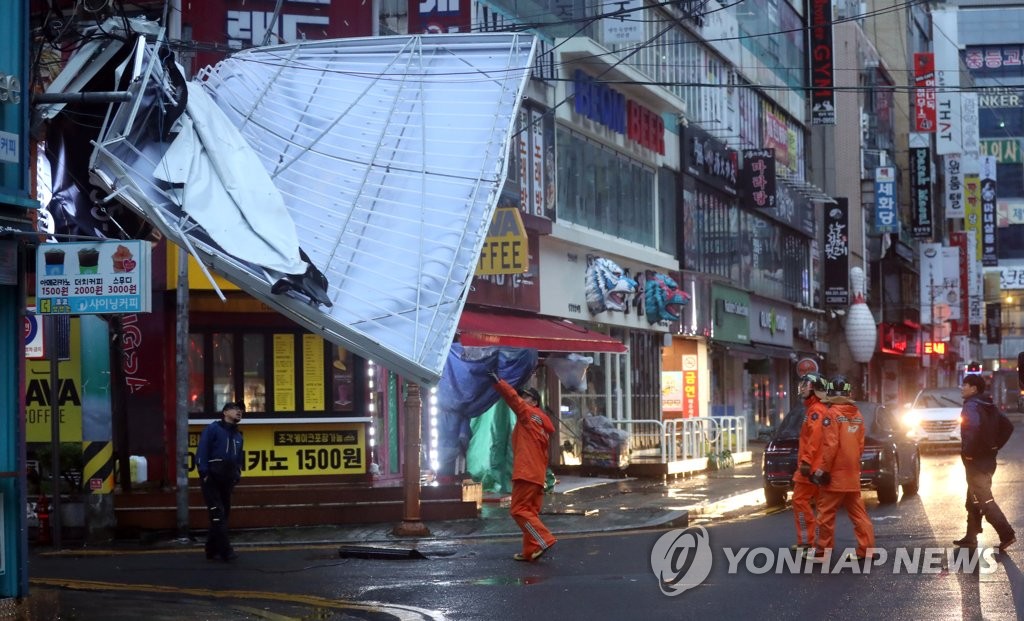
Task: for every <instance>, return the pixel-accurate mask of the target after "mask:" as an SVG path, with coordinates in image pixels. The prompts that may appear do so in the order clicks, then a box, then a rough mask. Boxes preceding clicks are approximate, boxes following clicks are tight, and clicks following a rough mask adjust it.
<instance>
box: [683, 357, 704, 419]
mask: <svg viewBox="0 0 1024 621" xmlns="http://www.w3.org/2000/svg"><path fill="white" fill-rule="evenodd" d="M697 368H698V367H697V356H695V355H690V354H687V355H684V356H683V403H682V409H683V416H684V417H686V418H693V417H696V416H700V399H699V397H700V394H699V393H700V374H699V372H698V370H697Z"/></svg>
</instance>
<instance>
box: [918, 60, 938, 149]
mask: <svg viewBox="0 0 1024 621" xmlns="http://www.w3.org/2000/svg"><path fill="white" fill-rule="evenodd" d="M914 87H915V88H914V131H916V132H934V131H935V54H933V53H931V52H915V53H914Z"/></svg>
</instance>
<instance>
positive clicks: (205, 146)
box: [91, 34, 534, 384]
mask: <svg viewBox="0 0 1024 621" xmlns="http://www.w3.org/2000/svg"><path fill="white" fill-rule="evenodd" d="M533 45H534V44H533V38H532V37H531V36H526V35H519V34H473V35H459V34H450V35H433V36H428V35H423V36H399V37H378V38H368V39H344V40H332V41H318V42H304V43H298V44H292V45H283V46H275V47H269V48H255V49H250V50H246V51H243V52H240V53H238V54H236V55H235V56H233V57H231V58H229V59H227V60H225V61H223V62H221V63H219V64H218V65H217V66H216V67H214V68H212V69H211V68H207V69H206V70H204V71H203V72H202V73H201V74H200V75H199V76H198V77H197V79H196V81H194V82H192V83H189V85H188V89H187V91H188V94H187V99H188V105H187V111H186V112H185V113H184V114H182V115H181V117H180V118H179V119H177V120H176V121H175V123H174V127H173V128H171V129H170V131H169V128H168V127H167V126H166V122H165V121H160V119H162V118H164V117H161V116H160V114H158V112H157V111H158V110H160V109H166V108H173V107H174V106H176V105H178V104H180V103H181V102H180V101H175V100H174V96H173V93H175V92H176V91H175V89H174V88H173V87H174V84H173V80H172V79H171V77H173V76H169V75H168V73H173V71H169V72H168V71H165V67H164V65H163V64H161V63H160V62H158V59H157V56H158V54H156V53H154V52H153V51H152V50H151V49H150V50H149V51H147V50H144V49H142V47H141V46H140V48H139V52H138V53H139V54H140V55H144V58H145V65H144V70H143V71H140V72H139V78H138V79H137V80H135V82H134V83H133V84H132V86H131V87H130V88H131V90H132V92H133V94H134V95H135V96H134V98H133V101H132V102H130V103H127V104H122V105H120V106H116V107H113V108H112V109H113V110H114V113H113V114H112V115H111V116H109V117H108V126H107V128H106V131H105V132H104V133H103V134H102V136H101V140H100V144H99V145H98V146H97V148H96V152H95V154H94V159H93V167H92V171H91V172H92V176H93V182H94V183H96V184H97V185H99V186H100V187H102V188H104V189H107V190H108V191H110V192H111V193H112V195H113V196H115V197H116V199H117V200H119V201H121V202H123V203H125V204H127V205H129V206H130V207H132V208H133V209H135V210H137V211H138V212H140V213H141V214H142V215H144V216H145V217H146V218H147V219H149V220H150V221H152V222H153V223H154V224H155V225H157V226H158V227H159V228H160V229H161V231H162V232H163V233H164V234H165V235H167V236H168V237H169V238H170V239H171V240H172V241H174V242H175V243H178V244H179V245H182V246H184V247H186V248H189V249H190V250H191V251H192V252H193V254H194V255H195V256H197V258H199V259H200V261H201V262H203V263H204V264H205V265H208V266H209V267H210V268H212V269H213V270H214V271H216V272H218V273H220V274H222V275H224V276H225V277H227V278H228V279H230V280H232V281H233V282H235V283H236V284H238V285H239V286H241V287H242V288H243V289H245V290H246V291H248V292H249V293H250V294H252V295H254V296H255V297H257V298H259V299H261V300H262V301H264V302H266V303H267V304H268V305H270V306H272V307H274V308H275V309H277V310H278V311H280V312H282V313H283V314H285V315H287V316H289V317H290V318H292V319H293V320H295V321H296V322H298V323H300V324H301V325H303V326H305V327H306V328H308V329H309V330H311V331H313V332H317V333H320V334H322V335H323V336H324V337H325V338H327V339H328V340H330V341H333V342H335V343H338V344H340V345H343V346H345V347H347V348H349V349H350V350H352V351H353V352H355V353H357V354H359V355H361V356H364V357H367V358H370V359H374V360H377V361H379V362H382V363H384V364H386V365H387V366H388V367H389V368H391V369H392V370H394V371H396V372H397V373H400V374H402V375H404V376H406V377H408V378H410V379H413V380H416V381H419V382H421V383H426V384H433V383H435V382H436V381H437V379H438V378H439V377H440V375H441V372H442V370H443V367H444V361H445V357H446V355H447V352H448V349H449V346H450V344H451V342H452V339H453V337H454V335H455V330H456V325H457V322H458V318H459V314H460V312H461V310H462V306H463V304H464V302H465V296H466V293H467V291H468V285H469V283H470V281H471V279H472V277H473V273H474V271H475V268H476V264H477V262H478V258H479V254H480V250H481V248H482V245H483V242H484V237H485V235H486V231H487V227H488V224H489V222H490V219H491V217H492V215H493V211H494V208H495V205H496V202H497V197H498V192H499V189H500V187H501V184H502V183H503V182H504V176H505V170H506V162H505V158H506V156H507V154H508V150H509V143H510V140H511V132H512V129H513V127H514V119H515V117H516V113H517V109H518V105H519V102H520V100H521V98H522V93H523V89H524V87H525V84H526V80H527V78H528V68H529V67H530V66H531V65H532V60H533V53H534V51H533ZM149 47H153V46H152V45H150V46H149ZM168 93H171V94H172V95H171V96H170V98H169V100H168V97H167V94H168ZM182 95H183V94H182ZM225 126H229V127H230V129H231V131H233V132H235V133H236V134H237V135H233V134H231V132H225V131H222V130H224V129H225ZM168 134H169V137H167V138H164V137H163V136H166V135H168ZM238 138H240V139H241V140H238ZM246 161H249V162H252V164H251V165H249V164H246V163H245V162H246ZM264 181H266V182H267V183H264ZM197 189H198V191H197ZM278 206H280V207H281V209H278ZM224 214H228V215H227V216H225V215H224ZM268 214H269V215H268ZM292 231H294V235H293V233H292ZM291 239H294V240H295V241H296V242H297V244H296V246H291V244H292V243H293V242H290V241H288V240H291ZM290 246H291V247H290ZM228 249H230V250H231V251H228ZM263 257H266V260H265V261H264V260H261V258H263ZM300 257H301V258H300ZM307 264H308V265H310V266H311V268H312V269H313V271H314V272H316V271H318V272H322V274H323V276H324V277H326V282H325V283H323V284H324V285H325V289H326V299H324V300H322V301H321V303H317V299H316V296H310V295H306V294H304V291H303V289H301V288H297V289H289V290H280V289H278V288H277V287H276V286H275V284H280V282H282V281H283V280H285V279H287V278H296V274H298V272H300V271H301V269H302V267H304V266H305V265H307ZM289 275H290V276H289ZM307 275H309V272H307ZM300 276H301V274H300ZM312 280H314V281H315V282H320V281H318V280H316V279H315V278H314V279H312ZM314 288H315V287H314ZM282 291H283V292H282ZM328 304H330V306H327V305H328Z"/></svg>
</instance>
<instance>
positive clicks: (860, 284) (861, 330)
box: [846, 267, 878, 363]
mask: <svg viewBox="0 0 1024 621" xmlns="http://www.w3.org/2000/svg"><path fill="white" fill-rule="evenodd" d="M850 290H851V292H852V293H853V303H852V304H850V310H849V311H848V312H847V313H846V342H847V344H848V345H849V346H850V354H851V355H852V356H853V359H854V360H855V361H857V362H861V363H864V362H869V361H870V360H871V356H873V355H874V353H875V342H876V340H877V339H878V326H877V325H875V318H874V316H872V315H871V309H869V308H868V305H867V304H865V303H864V270H862V269H861V268H859V267H855V268H853V269H851V270H850Z"/></svg>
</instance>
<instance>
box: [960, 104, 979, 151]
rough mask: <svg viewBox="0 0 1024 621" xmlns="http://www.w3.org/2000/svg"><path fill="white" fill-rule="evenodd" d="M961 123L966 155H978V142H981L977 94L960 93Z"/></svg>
mask: <svg viewBox="0 0 1024 621" xmlns="http://www.w3.org/2000/svg"><path fill="white" fill-rule="evenodd" d="M960 121H961V132H960V133H961V140H962V142H963V148H964V153H977V152H978V149H979V146H978V141H979V140H981V135H980V132H981V128H980V126H979V125H978V94H977V93H960Z"/></svg>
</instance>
